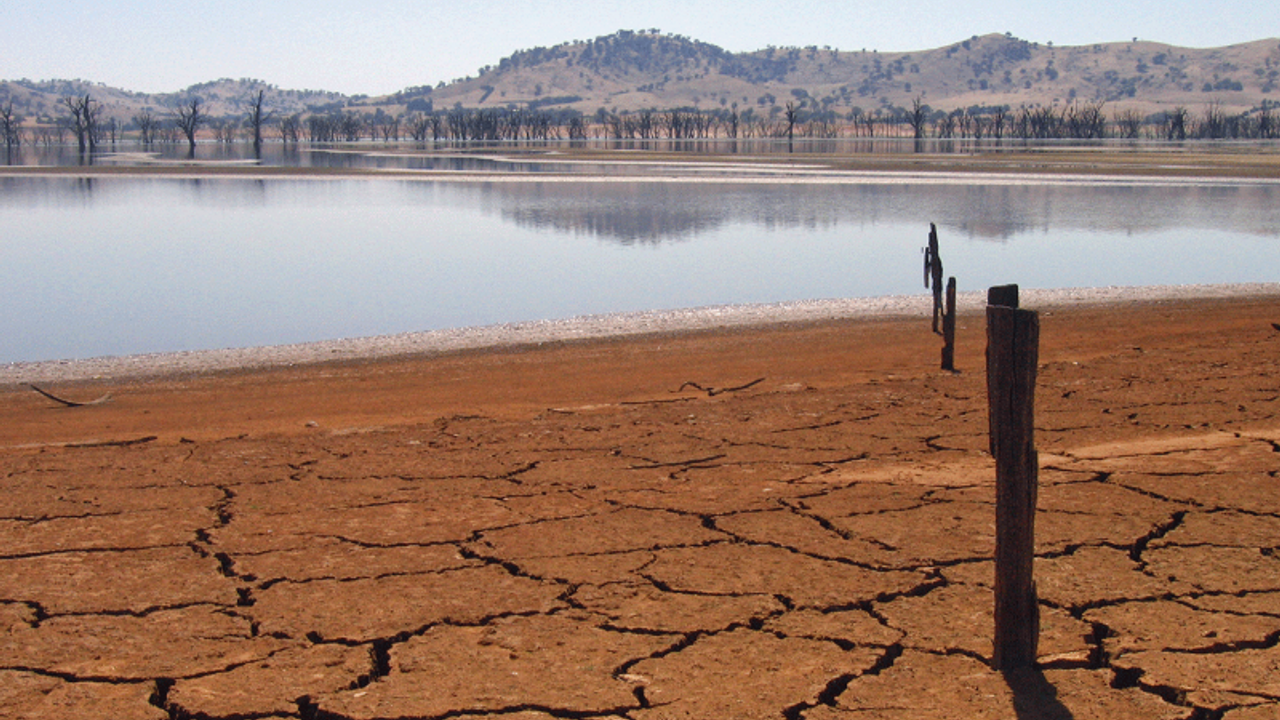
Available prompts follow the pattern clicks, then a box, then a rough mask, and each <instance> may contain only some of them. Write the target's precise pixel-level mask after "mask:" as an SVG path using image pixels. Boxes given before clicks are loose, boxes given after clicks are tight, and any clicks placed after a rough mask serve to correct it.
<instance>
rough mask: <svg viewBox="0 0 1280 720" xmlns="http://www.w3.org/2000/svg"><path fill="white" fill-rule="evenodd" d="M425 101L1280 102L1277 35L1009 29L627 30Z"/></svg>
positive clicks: (849, 106)
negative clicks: (881, 38) (1152, 37)
mask: <svg viewBox="0 0 1280 720" xmlns="http://www.w3.org/2000/svg"><path fill="white" fill-rule="evenodd" d="M423 97H426V98H429V99H430V100H431V101H432V102H433V105H434V106H435V107H436V108H441V107H453V106H454V105H455V104H457V103H461V104H462V105H463V106H464V107H505V106H508V105H517V106H528V105H534V106H543V107H570V108H573V109H576V110H580V111H583V112H595V111H596V110H597V109H598V108H601V107H603V108H606V109H608V110H611V111H613V110H617V111H625V110H637V109H643V108H671V107H683V106H689V107H698V108H701V109H704V110H707V109H715V108H717V107H725V108H731V107H733V106H735V105H736V106H737V107H738V109H739V110H746V109H748V108H751V109H754V110H755V111H756V112H760V111H766V112H767V111H769V110H770V109H771V108H773V107H780V106H783V105H785V104H786V103H787V102H793V103H797V104H799V103H800V102H804V103H805V104H806V106H807V107H809V108H812V109H830V110H833V111H835V112H837V113H841V114H847V113H848V112H849V111H851V110H853V109H855V108H857V109H860V110H862V111H864V112H867V111H872V110H875V109H882V108H888V107H893V106H896V107H908V106H910V105H911V103H912V101H913V100H914V99H915V98H917V97H919V98H921V99H922V100H923V102H925V103H926V104H928V105H930V106H931V107H933V108H935V109H942V110H951V109H955V108H965V107H971V106H975V105H977V106H999V105H1008V106H1010V107H1013V108H1016V107H1020V106H1024V105H1025V106H1037V105H1051V104H1055V103H1070V102H1072V101H1079V102H1106V103H1108V104H1109V105H1123V106H1125V107H1134V108H1136V109H1139V110H1142V111H1146V112H1156V111H1159V110H1160V109H1162V108H1166V107H1173V106H1177V105H1185V106H1188V107H1192V108H1195V107H1198V106H1201V105H1204V104H1208V103H1217V104H1219V105H1220V106H1221V107H1222V108H1223V109H1224V110H1228V111H1233V112H1243V111H1247V110H1249V109H1251V108H1256V107H1260V106H1261V105H1262V104H1263V103H1264V101H1268V100H1270V101H1272V102H1275V101H1276V100H1277V99H1280V40H1278V39H1274V38H1273V39H1268V40H1258V41H1255V42H1251V43H1245V44H1241V45H1232V46H1229V47H1222V48H1210V49H1192V48H1180V47H1174V46H1171V45H1165V44H1162V43H1156V42H1126V43H1108V44H1101V45H1090V46H1080V47H1054V46H1052V45H1042V44H1039V43H1032V42H1027V41H1025V40H1020V39H1018V38H1014V37H1011V36H1007V35H996V34H992V35H984V36H981V37H979V36H974V37H972V38H970V39H968V40H964V41H962V42H958V43H955V44H953V45H948V46H946V47H941V48H935V49H931V50H919V51H909V52H878V51H875V50H854V51H849V50H838V49H834V48H817V47H809V48H770V49H767V50H761V51H757V52H754V53H746V54H734V53H728V52H725V51H724V50H722V49H720V48H718V47H716V46H714V45H708V44H706V43H701V42H697V41H694V40H690V39H686V38H681V37H676V36H669V35H660V34H652V33H638V32H637V33H633V32H625V31H624V32H619V33H615V34H613V35H610V36H607V37H602V38H597V39H595V40H591V41H586V42H578V43H568V44H562V45H557V46H555V47H552V48H535V49H533V50H526V51H522V52H518V53H515V54H514V55H512V56H510V57H508V58H505V59H504V60H503V61H502V62H500V63H499V64H498V65H496V66H492V67H488V68H484V69H482V70H481V72H480V74H479V76H478V77H475V78H469V79H464V80H462V81H458V82H454V83H452V84H450V85H447V86H445V87H440V88H436V89H434V90H433V91H431V92H430V93H426V94H424V95H423Z"/></svg>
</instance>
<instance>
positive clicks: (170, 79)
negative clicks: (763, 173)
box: [0, 0, 1280, 95]
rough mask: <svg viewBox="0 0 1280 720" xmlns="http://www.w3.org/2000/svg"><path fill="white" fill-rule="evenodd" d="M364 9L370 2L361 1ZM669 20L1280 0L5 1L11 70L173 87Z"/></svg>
mask: <svg viewBox="0 0 1280 720" xmlns="http://www.w3.org/2000/svg"><path fill="white" fill-rule="evenodd" d="M362 8H363V9H362ZM651 28H657V29H659V30H661V31H662V32H664V33H670V34H676V35H684V36H687V37H689V38H692V39H694V40H700V41H703V42H707V43H711V44H713V45H718V46H720V47H722V48H724V49H725V50H728V51H731V52H745V51H751V50H758V49H762V48H765V47H768V46H770V45H774V46H780V47H782V46H800V47H804V46H810V45H816V46H818V47H826V46H830V47H832V48H837V49H840V50H861V49H863V48H865V49H867V50H872V49H875V50H879V51H881V52H904V51H914V50H926V49H930V48H935V47H941V46H944V45H950V44H952V43H955V42H958V41H960V40H964V39H966V38H968V37H971V36H973V35H983V34H986V33H992V32H997V33H1005V32H1009V33H1012V34H1014V35H1015V36H1017V37H1019V38H1022V39H1024V40H1030V41H1034V42H1039V43H1048V42H1052V43H1054V44H1055V45H1088V44H1093V43H1100V42H1115V41H1126V40H1130V39H1132V38H1135V37H1137V38H1139V39H1141V40H1153V41H1157V42H1164V43H1169V44H1172V45H1181V46H1187V47H1216V46H1221V45H1229V44H1233V43H1239V42H1247V41H1251V40H1262V39H1266V38H1275V37H1277V36H1280V2H1277V0H1232V1H1231V2H1230V3H1218V2H1209V1H1208V0H1163V1H1162V2H1155V1H1153V0H1137V1H1131V0H1075V1H1074V2H1072V1H1070V0H1067V1H1064V0H1022V1H1021V2H991V1H989V0H968V1H966V0H876V1H875V2H868V1H867V0H791V1H789V2H788V1H783V2H779V1H778V0H697V2H694V1H693V0H622V1H615V0H585V1H580V2H574V3H566V2H563V1H562V0H541V2H538V1H536V0H449V1H448V2H442V1H441V0H374V2H367V3H363V4H361V3H357V2H352V0H340V1H339V0H305V1H302V0H218V1H217V2H208V1H207V0H206V1H203V2H195V1H193V0H112V2H109V3H108V2H92V1H86V0H70V1H68V0H3V4H2V5H0V79H5V80H16V79H22V78H26V79H30V80H50V79H83V80H90V81H93V82H99V83H103V84H106V85H110V86H113V87H119V88H123V89H125V90H132V91H138V92H176V91H179V90H183V89H185V88H187V87H189V86H191V85H193V84H196V83H201V82H207V81H210V80H217V79H220V78H234V79H239V78H253V79H257V80H264V81H266V82H268V83H270V84H272V85H276V86H278V87H280V88H282V89H296V90H302V89H313V90H332V91H337V92H341V93H345V94H348V95H355V94H367V95H382V94H387V93H391V92H395V91H397V90H402V89H404V88H407V87H412V86H416V85H436V84H438V83H440V82H442V81H443V82H449V81H452V80H455V79H459V78H462V77H466V76H474V75H476V74H477V71H478V70H479V69H480V68H481V67H483V66H485V65H497V64H498V61H499V60H501V59H502V58H504V57H506V56H508V55H510V54H511V53H512V52H514V51H516V50H522V49H528V48H532V47H538V46H543V47H550V46H552V45H557V44H559V43H562V42H568V41H571V40H586V39H590V38H594V37H599V36H602V35H608V34H611V33H613V32H616V31H617V30H645V29H651Z"/></svg>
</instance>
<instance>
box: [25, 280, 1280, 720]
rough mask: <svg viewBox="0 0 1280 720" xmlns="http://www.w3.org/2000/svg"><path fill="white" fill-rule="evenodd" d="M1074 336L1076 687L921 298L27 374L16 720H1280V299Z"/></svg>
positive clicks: (1061, 313) (1098, 320)
mask: <svg viewBox="0 0 1280 720" xmlns="http://www.w3.org/2000/svg"><path fill="white" fill-rule="evenodd" d="M1050 298H1051V296H1041V295H1038V294H1036V293H1025V294H1024V302H1023V304H1024V306H1026V307H1032V308H1035V309H1038V310H1039V311H1040V316H1041V325H1042V331H1041V332H1042V335H1041V351H1040V380H1039V383H1038V391H1037V392H1038V397H1037V446H1038V449H1039V451H1040V453H1041V463H1040V464H1041V473H1040V474H1041V488H1040V500H1039V515H1038V518H1037V565H1036V573H1037V583H1038V586H1039V597H1040V609H1041V615H1042V630H1041V636H1040V645H1039V653H1038V655H1039V668H1038V670H1037V671H1036V672H1033V673H1026V674H1017V675H1009V676H1005V675H1001V674H999V673H996V672H993V671H992V670H991V669H990V668H989V666H988V662H989V660H990V655H991V643H990V637H991V632H992V631H991V609H990V608H991V602H992V589H991V586H992V572H993V570H992V562H991V556H992V543H993V535H992V533H993V512H994V511H993V495H992V483H993V470H992V466H991V461H990V457H989V455H988V454H987V452H986V443H987V437H986V427H985V423H986V412H985V381H984V377H983V375H984V373H983V371H982V368H983V352H984V346H985V339H984V333H985V327H984V325H985V323H984V320H983V315H982V313H980V312H977V305H978V304H979V301H978V299H977V298H975V297H972V296H969V297H966V298H965V303H964V307H965V308H966V311H965V312H964V313H963V314H962V315H961V318H960V323H959V331H958V343H957V344H958V354H957V367H958V369H959V370H960V372H958V373H947V372H942V371H940V370H939V369H938V362H939V350H940V343H939V340H938V338H937V337H936V336H934V335H933V334H932V333H931V332H929V328H928V321H927V319H926V318H925V317H924V313H925V312H926V310H927V305H926V304H925V303H924V302H922V301H921V299H920V298H911V299H901V300H892V301H890V300H885V301H877V302H881V303H885V305H884V306H883V307H880V306H875V305H873V306H871V307H866V306H865V305H864V306H860V307H854V306H844V305H841V304H840V303H834V304H832V303H815V304H812V305H810V304H794V305H789V306H783V307H772V306H771V307H768V308H734V309H708V310H703V311H697V312H691V313H675V314H671V315H669V316H668V315H667V314H657V315H656V316H653V317H648V316H643V317H627V318H585V319H578V320H574V321H569V322H564V323H548V324H541V323H538V324H532V325H529V326H517V327H514V328H492V329H485V330H471V331H459V332H458V333H453V334H450V333H446V334H445V335H446V336H449V337H451V338H452V339H451V340H450V342H454V343H456V344H454V345H448V344H447V343H445V342H443V341H442V340H441V339H440V338H439V337H430V334H428V335H427V336H421V337H416V338H412V339H411V338H409V337H404V338H399V339H396V340H387V339H377V340H368V341H351V342H352V343H355V344H351V345H347V344H342V343H340V344H338V345H337V346H324V345H321V346H314V347H313V346H306V347H302V348H284V349H264V350H254V351H243V352H244V353H245V354H241V355H235V354H231V355H223V354H218V353H213V354H194V355H190V356H178V357H176V358H175V357H165V358H156V357H151V358H134V359H120V360H115V361H94V362H100V363H105V364H101V365H96V366H95V365H93V364H92V363H90V364H80V363H75V364H70V365H63V366H61V368H62V370H61V371H66V374H63V375H59V374H58V372H60V371H58V370H54V369H50V370H49V371H48V372H49V374H48V375H43V376H38V375H36V374H35V370H40V369H42V368H43V367H44V366H27V367H24V368H18V370H21V371H23V372H19V373H16V374H14V370H15V369H14V368H13V367H10V368H7V369H6V372H9V373H11V374H10V375H8V376H6V381H5V383H4V384H3V386H0V467H3V472H2V473H0V493H3V497H4V500H5V502H4V504H3V508H4V509H3V511H0V623H2V624H3V627H4V634H3V640H2V641H0V707H2V708H4V710H3V712H0V714H2V715H3V716H4V717H14V718H37V717H39V718H46V717H87V716H93V717H112V718H148V719H155V720H162V719H163V718H171V717H206V718H233V717H235V718H239V717H259V718H299V719H303V718H368V719H370V720H374V719H379V718H444V717H451V718H479V717H485V716H493V715H494V714H500V715H502V716H504V717H514V718H521V719H522V720H537V719H546V718H553V717H592V718H602V719H603V718H613V719H618V718H628V719H630V720H653V719H656V718H671V717H689V718H805V719H806V720H831V719H834V718H860V719H864V718H900V717H912V718H954V717H966V718H1015V717H1016V718H1029V717H1036V718H1067V717H1076V718H1086V717H1088V718H1126V719H1128V718H1134V717H1142V718H1170V719H1172V718H1187V719H1191V718H1209V717H1220V718H1223V720H1260V719H1262V718H1274V717H1276V714H1277V712H1280V686H1278V685H1277V680H1276V678H1277V677H1280V557H1278V556H1277V549H1278V548H1277V540H1276V538H1278V537H1280V484H1278V483H1277V476H1278V475H1280V461H1278V460H1277V457H1280V456H1278V455H1277V452H1276V449H1277V447H1280V381H1278V380H1277V377H1280V374H1278V373H1277V357H1280V331H1277V330H1276V329H1275V328H1274V327H1273V326H1272V323H1274V322H1280V294H1278V293H1277V291H1276V288H1275V286H1270V285H1268V286H1248V287H1238V288H1221V287H1218V288H1166V289H1161V290H1160V291H1158V292H1153V291H1149V290H1148V291H1130V290H1107V291H1102V290H1099V291H1091V293H1074V294H1069V295H1067V296H1063V297H1053V301H1052V302H1050ZM1101 301H1105V302H1101ZM897 303H901V304H897ZM855 305H857V304H856V303H855ZM646 318H647V319H646ZM359 343H369V344H368V345H360V344H359ZM398 343H404V344H403V345H401V344H398ZM335 350H337V352H334V351H335ZM384 350H386V352H383V351H384ZM238 352H239V351H238ZM314 361H320V362H314ZM112 363H117V364H112ZM121 363H122V364H121ZM291 363H292V364H291ZM86 368H92V369H91V370H86ZM98 375H101V376H102V377H98V378H97V379H85V378H87V377H89V376H98ZM33 377H42V378H48V381H47V382H48V383H49V389H51V390H54V391H56V392H57V393H59V394H62V395H65V396H68V397H74V398H76V399H90V398H93V397H97V396H99V395H100V394H102V393H105V392H110V393H112V400H111V401H110V402H107V403H104V404H100V405H93V406H88V407H79V408H65V407H60V406H58V405H57V404H56V403H54V402H52V401H50V400H48V399H46V398H44V397H42V396H40V395H37V394H36V393H34V392H32V391H30V390H29V389H27V388H25V387H23V386H21V385H20V384H18V383H19V382H21V381H28V380H30V379H31V378H33ZM77 378H78V379H77Z"/></svg>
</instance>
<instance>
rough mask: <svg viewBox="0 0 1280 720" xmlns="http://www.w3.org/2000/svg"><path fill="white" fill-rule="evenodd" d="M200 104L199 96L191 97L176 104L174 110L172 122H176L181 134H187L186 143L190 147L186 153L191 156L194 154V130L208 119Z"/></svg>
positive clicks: (198, 128)
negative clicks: (184, 102) (176, 106)
mask: <svg viewBox="0 0 1280 720" xmlns="http://www.w3.org/2000/svg"><path fill="white" fill-rule="evenodd" d="M200 105H201V103H200V98H191V100H190V101H188V102H187V103H186V104H184V105H180V106H178V109H177V110H176V111H174V113H175V117H174V123H176V124H177V126H178V129H179V130H181V131H182V134H183V135H186V136H187V144H188V145H189V146H190V148H191V149H190V152H189V153H188V154H189V155H190V156H191V157H195V156H196V132H197V131H199V130H200V126H201V125H204V124H205V123H206V122H207V121H208V116H207V115H205V113H204V110H202V109H201V108H200Z"/></svg>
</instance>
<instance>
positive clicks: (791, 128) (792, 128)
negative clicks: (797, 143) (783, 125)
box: [786, 103, 800, 152]
mask: <svg viewBox="0 0 1280 720" xmlns="http://www.w3.org/2000/svg"><path fill="white" fill-rule="evenodd" d="M786 113H787V114H786V118H787V152H791V149H792V147H791V142H792V140H794V139H795V135H796V121H797V120H798V119H799V118H800V109H799V108H797V107H796V104H795V103H787V109H786Z"/></svg>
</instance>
